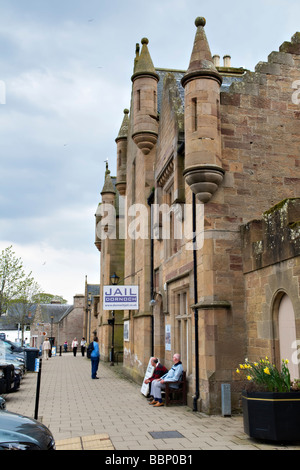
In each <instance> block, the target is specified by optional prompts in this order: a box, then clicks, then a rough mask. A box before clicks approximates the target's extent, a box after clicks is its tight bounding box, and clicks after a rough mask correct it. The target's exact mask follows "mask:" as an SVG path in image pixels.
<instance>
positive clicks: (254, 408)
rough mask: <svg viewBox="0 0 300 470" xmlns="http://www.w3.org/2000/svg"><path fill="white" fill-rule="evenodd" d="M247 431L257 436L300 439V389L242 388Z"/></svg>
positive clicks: (266, 438)
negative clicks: (284, 391) (246, 390)
mask: <svg viewBox="0 0 300 470" xmlns="http://www.w3.org/2000/svg"><path fill="white" fill-rule="evenodd" d="M242 400H243V417H244V431H245V433H246V434H248V436H250V437H253V438H254V439H263V440H268V441H278V442H279V441H300V392H289V393H288V392H287V393H272V392H245V391H244V392H243V393H242Z"/></svg>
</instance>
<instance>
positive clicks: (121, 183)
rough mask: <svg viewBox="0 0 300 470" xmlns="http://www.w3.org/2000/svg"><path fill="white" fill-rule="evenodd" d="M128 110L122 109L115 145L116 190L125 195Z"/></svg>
mask: <svg viewBox="0 0 300 470" xmlns="http://www.w3.org/2000/svg"><path fill="white" fill-rule="evenodd" d="M128 114H129V110H128V109H124V118H123V122H122V125H121V128H120V131H119V134H118V137H117V138H116V144H117V182H116V188H117V190H118V191H119V193H120V194H121V196H125V194H126V163H127V135H128V125H129V117H128Z"/></svg>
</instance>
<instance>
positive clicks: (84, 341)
mask: <svg viewBox="0 0 300 470" xmlns="http://www.w3.org/2000/svg"><path fill="white" fill-rule="evenodd" d="M80 347H81V355H82V357H84V353H85V348H86V340H85V338H82V340H81V342H80Z"/></svg>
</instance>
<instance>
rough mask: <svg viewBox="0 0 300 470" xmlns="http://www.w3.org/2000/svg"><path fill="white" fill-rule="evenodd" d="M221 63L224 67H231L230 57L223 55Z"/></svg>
mask: <svg viewBox="0 0 300 470" xmlns="http://www.w3.org/2000/svg"><path fill="white" fill-rule="evenodd" d="M223 61H224V67H231V57H230V55H224V57H223Z"/></svg>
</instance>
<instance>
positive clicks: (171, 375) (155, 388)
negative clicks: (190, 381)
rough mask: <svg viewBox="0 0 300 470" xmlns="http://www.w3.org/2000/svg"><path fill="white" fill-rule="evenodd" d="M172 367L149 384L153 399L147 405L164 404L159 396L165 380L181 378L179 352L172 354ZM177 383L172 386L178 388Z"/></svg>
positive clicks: (172, 380)
mask: <svg viewBox="0 0 300 470" xmlns="http://www.w3.org/2000/svg"><path fill="white" fill-rule="evenodd" d="M173 362H174V365H173V367H172V368H171V369H170V370H169V372H168V373H167V374H165V375H163V376H162V377H161V379H156V380H153V382H152V386H151V392H152V395H153V397H154V399H153V400H152V401H151V402H150V403H149V405H153V406H164V404H163V402H162V398H161V391H162V389H164V388H165V382H178V381H179V380H181V377H182V372H183V367H182V363H181V361H180V354H178V353H176V354H174V356H173ZM178 387H179V385H178V384H176V383H174V387H173V388H178Z"/></svg>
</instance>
